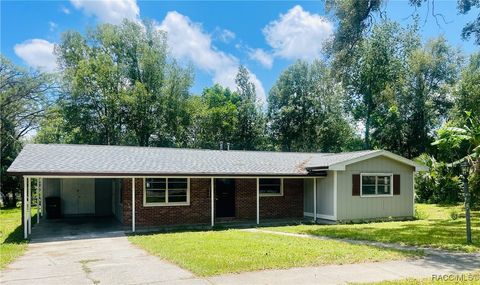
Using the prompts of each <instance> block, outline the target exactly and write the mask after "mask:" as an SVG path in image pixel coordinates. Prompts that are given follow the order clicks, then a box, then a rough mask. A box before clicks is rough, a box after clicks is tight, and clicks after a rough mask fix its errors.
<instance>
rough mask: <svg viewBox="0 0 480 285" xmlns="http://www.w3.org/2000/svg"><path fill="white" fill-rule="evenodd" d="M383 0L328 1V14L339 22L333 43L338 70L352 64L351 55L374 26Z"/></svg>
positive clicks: (332, 47)
mask: <svg viewBox="0 0 480 285" xmlns="http://www.w3.org/2000/svg"><path fill="white" fill-rule="evenodd" d="M382 4H383V0H371V1H357V0H347V1H345V0H327V1H326V5H325V6H326V10H327V12H333V13H334V15H335V18H336V19H337V21H338V27H337V29H336V31H335V37H334V38H333V42H332V43H331V49H332V52H333V53H334V54H335V60H334V67H335V69H337V70H340V69H343V67H345V66H348V65H350V64H351V62H350V58H351V57H350V54H351V53H352V52H353V51H354V50H355V49H356V48H357V45H358V44H359V43H360V42H361V41H362V39H363V38H364V36H365V34H366V32H367V31H368V30H369V29H370V28H371V27H372V25H373V24H374V19H373V14H375V13H379V12H380V9H381V7H382Z"/></svg>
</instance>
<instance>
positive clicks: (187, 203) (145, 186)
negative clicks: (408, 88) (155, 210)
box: [143, 176, 190, 207]
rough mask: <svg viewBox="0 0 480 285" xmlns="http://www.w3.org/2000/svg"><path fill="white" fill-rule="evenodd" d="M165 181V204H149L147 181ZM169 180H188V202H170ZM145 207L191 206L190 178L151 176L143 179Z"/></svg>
mask: <svg viewBox="0 0 480 285" xmlns="http://www.w3.org/2000/svg"><path fill="white" fill-rule="evenodd" d="M151 178H154V179H158V178H161V179H165V182H166V185H165V202H164V203H147V179H151ZM169 178H183V179H187V201H186V202H168V179H169ZM143 206H144V207H158V206H160V207H162V206H163V207H165V206H168V207H169V206H190V177H177V176H149V177H144V178H143Z"/></svg>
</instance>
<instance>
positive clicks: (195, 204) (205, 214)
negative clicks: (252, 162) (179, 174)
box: [122, 178, 303, 227]
mask: <svg viewBox="0 0 480 285" xmlns="http://www.w3.org/2000/svg"><path fill="white" fill-rule="evenodd" d="M143 181H144V180H143V178H136V179H135V223H136V225H137V226H139V227H149V226H162V225H193V224H210V221H211V197H210V178H191V179H190V205H188V206H147V207H144V206H143ZM235 187H236V189H235V190H236V192H235V215H236V218H237V219H256V209H257V205H256V189H257V188H256V179H254V178H253V179H236V181H235ZM131 189H132V180H131V179H123V181H122V192H123V223H124V224H125V225H127V226H128V225H130V224H131V222H132V190H131ZM283 193H284V195H283V196H277V197H260V222H261V219H262V218H268V219H272V218H301V217H303V179H284V190H283Z"/></svg>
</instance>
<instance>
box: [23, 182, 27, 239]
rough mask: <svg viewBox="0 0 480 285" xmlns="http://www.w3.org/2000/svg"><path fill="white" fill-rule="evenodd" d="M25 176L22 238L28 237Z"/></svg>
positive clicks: (25, 184)
mask: <svg viewBox="0 0 480 285" xmlns="http://www.w3.org/2000/svg"><path fill="white" fill-rule="evenodd" d="M27 180H28V178H27V177H25V176H24V177H23V238H24V239H27V238H28V219H27V192H28V191H27Z"/></svg>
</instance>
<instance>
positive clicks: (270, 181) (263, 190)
mask: <svg viewBox="0 0 480 285" xmlns="http://www.w3.org/2000/svg"><path fill="white" fill-rule="evenodd" d="M258 183H259V186H260V187H259V191H260V196H283V179H282V178H261V179H259V182H258Z"/></svg>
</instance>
